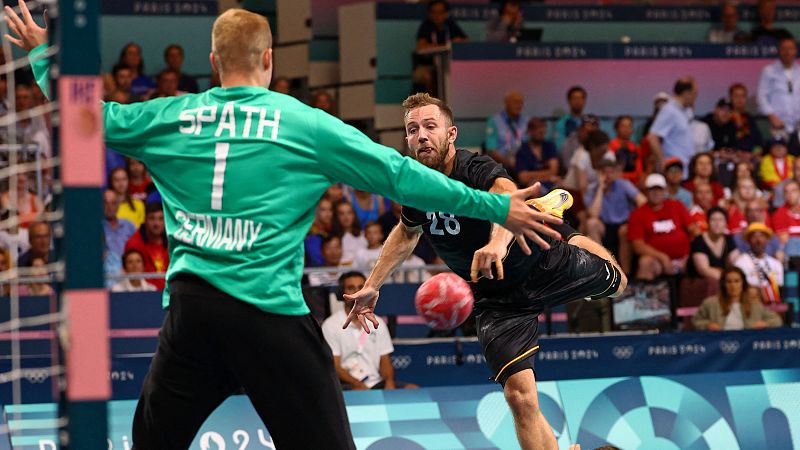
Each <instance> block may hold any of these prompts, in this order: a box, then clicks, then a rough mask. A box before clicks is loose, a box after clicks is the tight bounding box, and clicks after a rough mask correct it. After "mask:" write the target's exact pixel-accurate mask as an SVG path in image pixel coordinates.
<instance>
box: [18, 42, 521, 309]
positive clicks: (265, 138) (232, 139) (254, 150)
mask: <svg viewBox="0 0 800 450" xmlns="http://www.w3.org/2000/svg"><path fill="white" fill-rule="evenodd" d="M41 50H42V48H41V47H39V48H37V49H34V51H33V52H32V54H31V59H32V61H33V62H34V69H35V72H36V75H37V77H36V78H37V80H43V79H46V70H47V64H46V62H43V60H37V59H36V58H35V54H34V53H35V52H36V51H41ZM42 84H44V83H42ZM43 89H45V86H43ZM102 108H103V122H104V127H105V141H106V144H107V145H108V146H109V147H111V148H113V149H114V150H117V151H119V152H120V153H122V154H124V155H126V156H129V157H131V158H135V159H138V160H140V161H142V162H144V164H145V165H146V166H147V169H148V170H149V172H150V175H151V177H152V179H153V181H154V183H155V185H156V187H157V188H158V191H159V192H160V194H161V197H162V199H163V204H164V219H165V225H166V231H167V236H168V241H169V252H170V265H169V268H168V270H167V275H166V276H167V282H169V280H170V279H171V278H173V277H175V275H177V274H179V273H190V274H194V275H197V276H199V277H201V278H203V279H204V280H206V281H208V282H209V283H210V284H212V285H213V286H215V287H216V288H218V289H220V290H221V291H223V292H225V293H227V294H229V295H231V296H233V297H236V298H238V299H240V300H242V301H245V302H248V303H251V304H253V305H255V306H257V307H258V308H260V309H262V310H264V311H268V312H271V313H276V314H287V315H300V314H305V313H308V312H309V309H308V307H307V306H306V304H305V302H304V300H303V296H302V293H301V289H300V278H301V276H302V274H303V263H304V246H303V241H304V238H305V237H306V234H307V232H308V229H309V227H310V226H311V222H312V221H313V219H314V214H315V210H316V205H317V203H318V201H319V199H320V197H321V196H322V194H323V193H324V192H325V190H326V189H327V188H328V187H329V186H330V185H331V184H332V183H337V182H342V183H345V184H347V185H350V186H352V187H354V188H356V189H362V190H365V191H370V192H376V193H379V194H381V195H384V196H386V197H388V198H390V199H392V200H394V201H396V202H399V203H401V204H403V205H408V206H411V207H414V208H417V209H420V210H422V211H448V212H451V213H454V214H457V215H464V216H470V217H475V218H480V219H487V220H491V221H493V222H499V223H502V222H504V221H505V218H506V215H507V213H508V208H509V197H508V195H498V194H490V193H486V192H480V191H477V190H473V189H469V188H467V187H466V186H465V185H464V184H462V183H459V182H456V181H452V180H450V179H448V178H447V177H446V176H444V175H443V174H441V173H439V172H437V171H435V170H431V169H428V168H427V167H425V166H423V165H422V164H420V163H418V162H417V161H415V160H414V159H412V158H408V157H403V156H402V155H401V154H400V153H398V152H397V151H395V150H393V149H391V148H388V147H384V146H382V145H379V144H376V143H374V142H372V141H371V140H370V139H369V138H367V137H366V136H365V135H364V134H362V133H361V132H359V131H358V130H356V129H355V128H353V127H351V126H348V125H346V124H344V123H343V122H342V121H340V120H338V119H336V118H334V117H332V116H330V115H328V114H326V113H324V112H322V111H320V110H318V109H314V108H311V107H309V106H307V105H305V104H303V103H301V102H299V101H298V100H296V99H294V98H292V97H290V96H287V95H283V94H279V93H276V92H272V91H269V90H267V89H265V88H260V87H254V86H241V87H231V88H214V89H210V90H208V91H206V92H203V93H200V94H189V95H183V96H180V97H168V98H160V99H155V100H150V101H147V102H143V103H134V104H130V105H121V104H118V103H105V104H103V107H102ZM487 239H488V236H487ZM168 305H169V295H168V290H165V292H164V307H167V306H168Z"/></svg>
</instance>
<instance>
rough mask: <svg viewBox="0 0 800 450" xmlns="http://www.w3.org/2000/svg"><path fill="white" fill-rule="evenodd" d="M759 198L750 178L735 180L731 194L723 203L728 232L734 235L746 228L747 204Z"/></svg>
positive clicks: (753, 182)
mask: <svg viewBox="0 0 800 450" xmlns="http://www.w3.org/2000/svg"><path fill="white" fill-rule="evenodd" d="M756 198H759V192H758V188H756V182H755V181H753V179H752V178H737V179H736V181H735V182H734V184H733V194H732V195H731V198H730V199H728V200H727V201H726V202H724V203H725V209H726V213H727V214H728V232H729V233H730V234H736V233H739V232H741V231H742V230H744V229H745V228H747V218H746V217H745V216H744V211H745V209H746V208H747V204H748V203H750V202H751V201H753V200H755V199H756Z"/></svg>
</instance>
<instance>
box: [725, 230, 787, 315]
mask: <svg viewBox="0 0 800 450" xmlns="http://www.w3.org/2000/svg"><path fill="white" fill-rule="evenodd" d="M770 238H772V230H771V229H770V228H769V227H768V226H766V225H764V224H763V223H759V222H753V223H751V224H750V225H748V227H747V229H745V231H744V239H745V240H746V241H747V242H749V243H750V251H749V252H747V253H743V254H742V255H741V256H739V257H738V258H737V259H736V261H734V263H733V265H734V266H736V267H738V268H740V269H742V271H743V272H744V274H745V276H746V277H747V283H748V284H749V285H750V286H754V287H757V288H759V289H761V292H762V297H763V299H764V302H765V303H778V302H780V298H781V297H780V287H781V286H783V264H781V262H780V261H778V260H777V259H775V258H773V257H772V256H769V255H768V254H767V253H766V248H767V242H769V240H770Z"/></svg>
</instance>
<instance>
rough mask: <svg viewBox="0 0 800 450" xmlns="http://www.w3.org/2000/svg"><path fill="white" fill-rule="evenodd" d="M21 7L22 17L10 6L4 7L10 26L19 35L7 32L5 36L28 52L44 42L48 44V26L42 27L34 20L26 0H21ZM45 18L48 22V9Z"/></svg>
mask: <svg viewBox="0 0 800 450" xmlns="http://www.w3.org/2000/svg"><path fill="white" fill-rule="evenodd" d="M19 9H20V14H21V15H22V17H20V16H19V15H17V13H16V12H15V11H14V9H12V8H11V7H10V6H6V7H5V8H4V10H5V12H6V23H7V24H8V28H9V29H10V30H11V32H13V33H14V34H15V35H16V36H17V37H14V36H11V35H9V34H6V35H5V38H6V39H7V40H8V41H9V42H11V43H12V44H14V45H16V46H17V47H19V48H21V49H23V50H25V51H28V52H29V51H31V50H33V49H34V48H36V47H38V46H40V45H42V44H46V43H47V28H44V27H40V26H39V25H38V24H37V23H36V21H34V20H33V16H31V11H30V10H29V9H28V5H26V4H25V0H19ZM44 20H45V24H47V12H46V11H45V16H44Z"/></svg>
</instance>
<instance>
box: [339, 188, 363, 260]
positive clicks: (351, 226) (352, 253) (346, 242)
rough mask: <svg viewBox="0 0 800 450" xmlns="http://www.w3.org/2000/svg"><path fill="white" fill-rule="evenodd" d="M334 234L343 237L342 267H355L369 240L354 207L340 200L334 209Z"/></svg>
mask: <svg viewBox="0 0 800 450" xmlns="http://www.w3.org/2000/svg"><path fill="white" fill-rule="evenodd" d="M333 233H334V234H338V235H340V236H341V237H342V260H341V265H343V266H351V265H355V264H354V263H355V259H356V255H357V254H358V252H359V251H361V250H362V249H365V248H367V239H366V238H365V237H364V233H362V232H361V224H360V223H359V221H358V216H356V211H355V209H354V208H353V205H352V204H350V202H348V201H347V200H340V201H339V202H337V203H336V205H334V208H333Z"/></svg>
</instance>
